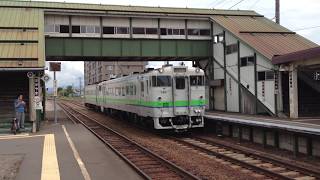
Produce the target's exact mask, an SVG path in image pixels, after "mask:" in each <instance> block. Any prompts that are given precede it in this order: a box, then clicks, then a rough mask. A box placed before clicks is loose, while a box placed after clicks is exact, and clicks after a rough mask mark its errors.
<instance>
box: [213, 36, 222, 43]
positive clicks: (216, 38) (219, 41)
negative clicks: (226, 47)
mask: <svg viewBox="0 0 320 180" xmlns="http://www.w3.org/2000/svg"><path fill="white" fill-rule="evenodd" d="M213 41H214V43H222V42H223V41H224V36H223V34H217V35H215V36H214V38H213Z"/></svg>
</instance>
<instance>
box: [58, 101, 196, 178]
mask: <svg viewBox="0 0 320 180" xmlns="http://www.w3.org/2000/svg"><path fill="white" fill-rule="evenodd" d="M71 104H74V103H71ZM60 105H61V107H62V108H63V109H65V111H66V112H67V113H68V114H69V115H71V116H72V117H73V118H75V119H76V120H77V121H79V122H80V123H81V124H82V125H84V126H85V127H86V128H87V129H88V130H90V131H91V132H92V133H93V134H94V135H95V136H97V137H98V138H99V139H100V140H101V141H103V142H104V143H105V144H106V145H107V146H108V147H110V148H111V149H112V150H113V151H114V152H115V153H116V154H117V155H119V156H120V157H121V158H122V159H123V160H125V161H126V162H127V163H128V164H129V165H130V166H131V167H132V168H133V169H134V170H135V171H137V172H138V173H139V174H140V175H141V176H142V177H143V178H145V179H151V177H150V176H149V175H148V174H147V173H145V172H144V171H143V170H142V169H140V168H139V167H138V166H137V165H135V164H134V163H133V162H132V161H130V160H129V159H128V158H127V157H126V156H124V155H123V154H122V153H121V152H120V151H118V150H117V149H116V148H115V147H114V145H112V144H111V143H110V142H108V141H107V140H106V139H105V138H103V137H102V136H101V135H100V134H99V133H97V132H96V129H97V126H100V127H101V128H103V130H106V131H108V132H110V133H112V134H114V135H115V136H117V137H120V138H121V139H123V140H124V141H126V142H128V143H129V144H131V145H133V146H135V147H136V148H137V149H139V150H141V151H142V152H143V153H144V154H146V156H148V157H151V158H153V159H154V160H155V161H157V162H159V163H160V164H161V165H162V166H164V167H166V168H167V169H169V170H171V171H172V172H174V173H176V174H177V176H179V177H181V179H197V180H198V179H200V178H198V177H196V176H195V175H193V174H191V173H190V172H187V171H186V170H184V169H182V168H181V167H179V166H177V165H175V164H173V163H172V162H170V161H168V160H166V159H164V158H162V157H161V156H159V155H157V154H155V153H154V152H152V151H150V150H148V149H147V148H145V147H143V146H141V145H140V144H138V143H136V142H134V141H133V140H130V139H129V138H128V137H126V136H124V135H122V134H120V133H119V132H117V131H115V130H113V129H111V128H110V127H108V126H106V125H104V124H102V123H100V122H98V121H97V120H95V119H93V118H91V117H89V116H88V115H86V114H84V113H82V112H80V111H77V110H75V109H74V108H72V107H70V106H68V105H67V104H66V103H60ZM70 111H72V112H70ZM74 113H76V114H77V115H81V116H82V117H83V118H85V119H87V120H89V121H90V122H91V123H92V122H94V123H95V124H96V125H97V126H96V127H95V128H91V127H89V125H88V124H86V122H84V121H83V119H81V118H79V117H77V116H76V115H75V114H74Z"/></svg>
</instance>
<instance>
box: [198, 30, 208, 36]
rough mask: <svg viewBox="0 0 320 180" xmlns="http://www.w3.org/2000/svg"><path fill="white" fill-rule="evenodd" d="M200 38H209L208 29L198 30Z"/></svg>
mask: <svg viewBox="0 0 320 180" xmlns="http://www.w3.org/2000/svg"><path fill="white" fill-rule="evenodd" d="M200 36H210V29H200Z"/></svg>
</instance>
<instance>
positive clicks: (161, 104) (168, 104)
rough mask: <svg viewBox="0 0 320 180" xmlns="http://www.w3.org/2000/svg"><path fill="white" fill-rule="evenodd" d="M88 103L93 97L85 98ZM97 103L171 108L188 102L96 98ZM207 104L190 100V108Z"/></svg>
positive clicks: (202, 101)
mask: <svg viewBox="0 0 320 180" xmlns="http://www.w3.org/2000/svg"><path fill="white" fill-rule="evenodd" d="M86 100H87V101H88V102H92V103H96V100H97V98H96V97H95V96H86ZM98 103H99V104H102V103H112V104H129V105H139V106H148V107H171V106H180V107H181V106H188V105H189V104H188V101H175V102H174V104H173V102H172V101H144V100H138V99H113V98H105V99H104V98H101V97H100V98H98ZM207 103H208V101H207V100H203V99H202V100H201V99H199V100H191V102H190V106H204V105H206V104H207Z"/></svg>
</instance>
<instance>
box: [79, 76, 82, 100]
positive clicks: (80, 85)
mask: <svg viewBox="0 0 320 180" xmlns="http://www.w3.org/2000/svg"><path fill="white" fill-rule="evenodd" d="M81 79H82V78H81V77H79V83H80V84H79V87H80V97H81V90H82V82H81Z"/></svg>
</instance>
